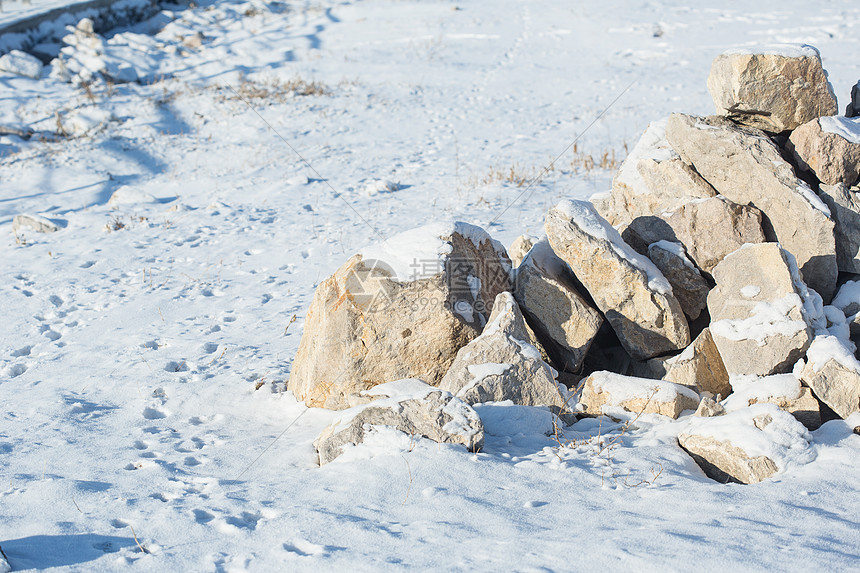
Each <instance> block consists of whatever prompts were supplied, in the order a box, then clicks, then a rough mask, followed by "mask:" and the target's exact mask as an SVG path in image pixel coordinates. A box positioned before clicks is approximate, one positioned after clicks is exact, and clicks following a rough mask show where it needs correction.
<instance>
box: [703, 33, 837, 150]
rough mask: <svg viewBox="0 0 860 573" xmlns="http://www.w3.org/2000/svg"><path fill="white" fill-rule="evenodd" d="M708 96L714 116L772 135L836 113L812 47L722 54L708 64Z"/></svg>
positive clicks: (818, 56) (834, 101)
mask: <svg viewBox="0 0 860 573" xmlns="http://www.w3.org/2000/svg"><path fill="white" fill-rule="evenodd" d="M708 91H710V92H711V97H712V98H713V100H714V105H715V106H716V108H717V114H719V115H725V116H728V117H729V118H730V119H732V120H734V121H736V122H738V123H742V124H745V125H749V126H751V127H756V128H759V129H763V130H765V131H769V132H773V133H780V132H783V131H789V130H792V129H795V128H796V127H798V126H800V125H803V124H804V123H806V122H807V121H810V120H812V119H816V118H819V117H821V116H823V115H835V114H836V113H837V107H836V96H835V95H833V88H832V87H831V86H830V84H829V82H828V81H827V73H826V72H825V71H824V68H823V67H822V66H821V56H820V55H819V53H818V50H816V49H815V48H813V47H812V46H806V45H794V46H791V45H786V46H774V47H771V48H764V49H762V50H759V51H758V53H756V51H750V50H745V49H744V50H730V51H728V52H725V53H724V54H721V55H719V56H717V58H716V59H715V60H714V62H713V63H712V64H711V73H710V75H709V76H708Z"/></svg>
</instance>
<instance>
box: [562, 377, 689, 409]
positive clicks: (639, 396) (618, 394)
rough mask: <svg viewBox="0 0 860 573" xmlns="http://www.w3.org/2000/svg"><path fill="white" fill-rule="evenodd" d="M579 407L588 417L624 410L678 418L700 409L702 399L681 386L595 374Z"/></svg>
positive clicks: (585, 385) (660, 381)
mask: <svg viewBox="0 0 860 573" xmlns="http://www.w3.org/2000/svg"><path fill="white" fill-rule="evenodd" d="M579 403H580V405H581V407H582V408H583V409H584V411H585V413H586V414H591V415H594V416H599V415H601V414H605V413H607V414H611V409H612V408H622V409H624V410H626V411H627V412H632V413H634V414H640V413H642V414H662V415H663V416H669V417H670V418H677V417H678V416H680V415H681V412H683V411H684V410H695V409H696V408H697V407H698V406H699V395H698V394H696V393H695V392H694V391H693V390H690V389H689V388H687V387H685V386H681V385H680V384H674V383H672V382H666V381H664V380H650V379H648V378H635V377H633V376H623V375H621V374H615V373H613V372H605V371H600V372H595V373H594V374H592V375H591V376H589V377H588V378H586V379H585V384H584V385H583V387H582V395H581V396H580V399H579Z"/></svg>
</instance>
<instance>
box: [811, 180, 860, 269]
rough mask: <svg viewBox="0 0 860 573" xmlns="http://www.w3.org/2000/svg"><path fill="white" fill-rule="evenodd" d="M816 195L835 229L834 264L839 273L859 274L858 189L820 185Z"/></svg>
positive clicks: (859, 227) (859, 204)
mask: <svg viewBox="0 0 860 573" xmlns="http://www.w3.org/2000/svg"><path fill="white" fill-rule="evenodd" d="M818 195H819V196H820V197H821V200H822V201H824V202H825V203H826V204H827V207H828V208H829V209H830V216H831V218H832V219H833V222H834V223H835V225H836V227H835V229H834V231H833V232H834V234H835V237H836V264H837V265H838V267H839V270H840V271H841V272H845V273H860V188H857V187H852V188H850V189H849V188H848V187H846V186H845V185H843V184H841V183H840V184H837V185H821V187H820V188H819V192H818Z"/></svg>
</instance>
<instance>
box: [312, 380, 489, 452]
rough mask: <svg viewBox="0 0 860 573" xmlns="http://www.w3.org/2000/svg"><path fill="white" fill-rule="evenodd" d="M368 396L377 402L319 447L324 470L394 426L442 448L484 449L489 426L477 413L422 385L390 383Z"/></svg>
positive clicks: (346, 418) (350, 413)
mask: <svg viewBox="0 0 860 573" xmlns="http://www.w3.org/2000/svg"><path fill="white" fill-rule="evenodd" d="M366 394H367V395H368V396H369V397H371V398H374V397H375V398H377V399H376V400H375V401H373V402H371V403H370V404H367V405H364V406H356V407H354V408H351V409H350V410H347V411H346V412H344V414H343V415H342V416H341V417H340V418H338V419H337V420H335V421H334V423H332V424H331V425H330V426H328V427H327V428H326V429H325V430H323V431H322V433H321V434H320V435H319V437H318V438H317V439H316V441H314V447H315V448H316V450H317V453H318V454H319V463H320V465H321V466H322V465H325V464H327V463H329V462H330V461H332V460H333V459H335V458H336V457H338V456H339V455H341V454H342V453H343V451H344V448H345V447H348V446H349V445H357V444H360V443H362V442H364V440H365V438H366V437H367V436H368V434H369V433H371V432H373V428H374V426H390V427H393V428H395V429H397V430H399V431H401V432H404V433H406V434H409V435H410V436H422V437H425V438H428V439H430V440H433V441H434V442H439V443H442V444H462V445H464V446H466V449H467V450H469V451H470V452H477V451H479V450H480V449H481V447H482V446H483V443H484V426H483V424H482V423H481V418H480V417H479V416H478V414H477V413H476V412H475V410H473V409H472V408H471V407H470V406H469V405H468V404H466V403H465V402H463V401H462V400H460V399H459V398H455V397H454V396H452V395H451V394H450V393H449V392H444V391H442V390H439V389H437V388H433V387H432V386H430V385H428V384H427V383H425V382H424V381H422V380H418V379H405V380H398V381H396V382H389V383H387V384H382V385H378V386H376V387H374V388H373V389H371V390H368V391H366Z"/></svg>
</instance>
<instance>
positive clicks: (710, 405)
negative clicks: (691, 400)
mask: <svg viewBox="0 0 860 573" xmlns="http://www.w3.org/2000/svg"><path fill="white" fill-rule="evenodd" d="M725 414H726V409H725V408H723V405H722V404H720V403H719V402H717V401H716V400H714V399H713V398H708V397H707V396H705V397H703V398H702V401H701V402H699V407H698V408H696V413H695V414H693V415H694V416H698V417H699V418H713V417H714V416H724V415H725Z"/></svg>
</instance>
